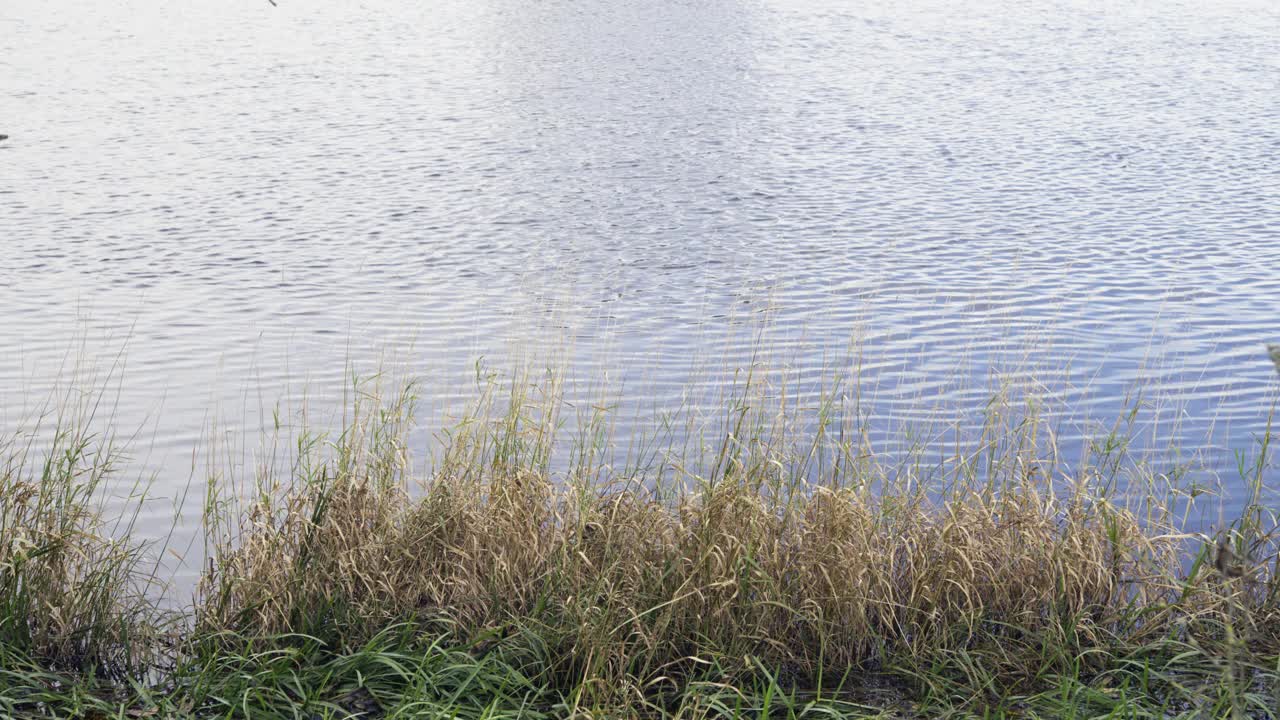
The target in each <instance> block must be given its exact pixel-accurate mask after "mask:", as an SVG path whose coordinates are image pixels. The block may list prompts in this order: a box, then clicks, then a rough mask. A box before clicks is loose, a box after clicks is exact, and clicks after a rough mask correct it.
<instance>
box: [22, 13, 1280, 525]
mask: <svg viewBox="0 0 1280 720" xmlns="http://www.w3.org/2000/svg"><path fill="white" fill-rule="evenodd" d="M0 78H2V79H0V123H3V124H2V125H0V133H5V134H8V135H10V136H11V137H10V138H9V139H8V140H6V141H4V142H3V143H0V248H3V252H2V253H0V349H2V350H0V352H2V353H3V354H2V355H0V408H3V412H2V414H0V419H3V420H4V421H5V422H6V423H7V424H13V423H15V422H17V420H19V419H21V418H22V417H24V416H27V415H29V414H30V412H31V411H32V409H33V408H34V407H35V406H36V405H37V404H38V403H39V401H40V400H42V399H43V398H44V397H46V396H47V395H48V393H49V392H50V389H51V388H52V387H53V386H54V385H55V383H56V381H58V380H59V379H62V380H65V379H66V378H67V377H68V375H75V374H76V373H77V372H78V373H80V374H81V375H82V376H87V377H88V378H89V379H90V381H93V380H95V379H96V380H97V381H101V380H102V378H103V377H104V376H105V375H104V374H105V373H107V372H108V371H109V370H111V368H112V366H113V364H114V363H115V362H116V360H117V359H119V360H120V361H121V365H122V367H123V370H122V371H117V372H115V374H114V375H113V377H114V378H116V382H118V390H119V394H118V399H117V400H113V407H114V410H113V413H114V416H115V420H116V421H117V423H118V424H119V425H120V426H121V427H123V428H126V429H131V428H136V429H138V430H139V431H140V433H141V436H142V437H143V439H144V441H143V442H142V443H141V444H140V447H138V448H137V449H136V451H135V453H134V456H135V457H134V460H135V462H136V464H137V466H138V467H140V468H149V469H154V470H155V471H156V472H160V473H161V476H160V477H161V480H160V482H161V484H162V487H161V488H160V489H161V490H162V491H165V490H172V492H171V493H170V494H176V493H177V487H178V486H179V485H181V484H182V483H185V482H186V481H187V480H188V478H189V477H190V476H191V474H192V473H191V469H192V466H193V461H192V451H193V449H196V448H199V447H201V445H202V443H204V442H205V441H206V440H207V435H208V433H209V432H210V427H211V426H213V425H216V426H217V427H218V428H220V429H223V430H226V431H228V432H232V433H235V432H239V431H246V432H249V433H250V434H252V433H253V432H255V431H256V428H258V427H260V425H261V421H262V419H263V416H264V415H269V413H270V409H271V407H272V406H273V404H274V403H275V402H276V401H277V400H278V399H280V398H282V397H292V396H294V394H296V393H300V392H301V391H302V390H301V388H307V389H308V392H309V393H310V396H311V398H312V402H313V403H315V404H316V405H317V406H324V405H325V404H326V403H329V404H332V403H333V401H334V398H335V397H336V396H337V393H338V392H340V388H341V387H342V384H343V378H344V373H345V372H346V368H347V367H348V366H353V367H355V368H357V369H359V370H368V369H371V368H374V367H377V366H379V365H381V366H384V367H392V368H395V369H396V370H397V371H398V372H402V373H404V374H412V375H418V376H421V377H422V378H423V379H424V382H425V384H424V389H425V392H426V398H425V403H426V404H427V405H428V406H431V407H433V408H436V409H437V410H439V408H448V407H452V406H454V405H455V404H457V403H460V402H462V401H464V400H465V399H466V398H467V397H469V396H470V394H471V392H472V388H473V385H472V384H471V383H469V382H468V381H467V379H468V378H470V377H471V376H472V375H473V372H474V370H473V368H474V364H475V362H476V361H477V359H478V358H481V357H484V358H487V359H488V362H490V363H494V364H496V365H498V366H504V364H511V363H512V362H514V360H513V359H514V358H530V357H539V356H540V353H543V352H553V353H556V352H558V353H559V355H560V356H562V357H563V358H564V360H565V362H567V363H568V365H569V366H570V374H571V375H572V376H574V377H578V378H587V379H592V378H600V377H603V376H605V375H606V374H608V377H609V381H610V382H611V383H614V384H616V385H619V386H623V387H624V389H625V396H626V397H628V398H630V399H631V401H632V402H634V403H636V404H637V407H640V406H643V407H651V408H668V407H674V406H678V405H679V404H680V403H681V402H682V401H685V402H689V403H691V404H692V405H694V406H695V407H696V406H698V403H699V402H700V401H701V400H700V399H702V398H706V397H709V396H711V395H713V394H714V391H715V389H716V387H717V384H718V383H719V382H720V381H721V380H722V379H723V376H724V372H722V371H726V370H731V369H732V368H733V367H735V366H740V365H742V364H744V363H747V362H749V361H750V359H751V358H752V357H753V355H752V353H753V349H754V350H758V349H760V348H764V351H763V353H762V354H761V355H760V356H759V357H761V358H762V359H765V360H767V361H769V362H770V363H772V364H775V365H778V366H781V367H785V368H788V369H789V372H790V374H791V377H794V378H798V382H800V384H801V385H803V384H804V383H813V382H816V380H817V379H818V378H820V377H821V376H822V375H823V373H824V372H826V371H827V370H830V368H831V366H832V365H833V364H837V365H838V364H839V360H838V358H840V357H841V354H842V353H843V352H844V351H845V350H846V349H847V348H848V347H850V345H851V344H852V345H856V346H857V347H858V348H860V351H861V355H862V377H861V382H862V384H863V385H864V386H865V387H868V388H871V389H872V392H870V393H868V397H869V398H870V400H869V407H870V408H871V409H872V411H873V416H874V418H877V419H883V420H884V422H886V423H888V419H892V420H893V422H903V421H911V420H912V419H914V418H929V417H938V416H939V412H940V411H939V408H943V411H942V414H943V415H944V416H945V415H946V409H947V408H952V409H955V410H956V411H957V412H967V411H971V410H974V409H976V408H978V407H980V404H981V401H982V400H983V398H984V397H985V395H986V393H987V392H988V391H989V387H990V384H989V382H988V379H989V378H990V376H991V373H992V371H993V370H1002V371H1006V372H1009V371H1012V372H1013V375H1014V376H1017V377H1023V378H1024V379H1025V378H1026V377H1031V376H1035V377H1040V378H1043V384H1042V385H1041V386H1038V387H1039V389H1040V391H1041V392H1042V393H1043V394H1044V395H1045V396H1047V397H1049V398H1051V399H1052V400H1053V401H1054V402H1055V403H1057V404H1058V406H1059V407H1062V408H1069V409H1070V412H1071V413H1074V414H1077V415H1078V416H1079V417H1081V418H1084V417H1090V418H1100V419H1109V418H1111V417H1114V416H1115V415H1116V414H1117V413H1119V412H1120V411H1121V410H1122V408H1123V406H1124V403H1125V401H1126V394H1127V392H1128V391H1131V390H1132V389H1133V388H1134V387H1138V386H1141V387H1143V388H1145V394H1144V398H1145V401H1146V403H1147V407H1148V409H1155V410H1159V411H1160V412H1162V413H1163V418H1164V420H1162V424H1158V425H1149V426H1146V427H1147V428H1148V430H1150V432H1149V433H1148V436H1147V441H1148V442H1150V443H1152V444H1153V446H1154V445H1158V444H1166V443H1168V442H1183V443H1186V444H1187V445H1188V446H1189V447H1200V446H1203V447H1208V448H1211V449H1212V450H1213V452H1215V453H1217V454H1218V455H1220V457H1221V458H1224V459H1227V460H1229V458H1230V455H1231V453H1232V452H1234V451H1237V450H1248V449H1250V448H1251V447H1252V446H1253V442H1254V439H1255V438H1256V435H1257V433H1258V432H1260V431H1261V430H1262V428H1263V427H1264V424H1265V420H1266V411H1267V408H1268V407H1269V406H1270V403H1271V402H1272V399H1273V398H1274V397H1275V390H1276V387H1277V378H1276V375H1275V371H1274V369H1273V368H1272V367H1271V365H1270V363H1269V361H1268V359H1267V357H1266V352H1265V350H1264V347H1263V344H1264V342H1266V341H1268V340H1271V341H1276V340H1280V5H1278V4H1276V3H1275V2H1272V1H1271V0H1258V1H1256V2H1253V1H1245V2H1238V3H1229V2H1214V3H1195V2H1169V3H1162V4H1141V5H1136V6H1134V7H1129V8H1114V7H1111V6H1110V4H1108V3H1100V2H1059V3H1038V4H1035V5H1034V6H1030V7H1029V6H1027V5H1026V4H1023V3H1007V4H1006V3H998V2H981V3H976V4H975V3H963V4H959V3H949V2H937V3H849V2H834V1H833V2H822V1H821V0H793V1H790V2H783V1H782V0H696V1H694V0H690V1H688V2H623V1H621V0H574V1H568V0H564V1H551V2H529V1H528V0H491V1H489V2H476V1H475V0H436V1H435V2H431V3H367V4H356V3H350V2H336V0H280V6H279V7H272V6H271V5H270V4H268V3H267V2H266V1H265V0H261V1H258V0H253V1H249V0H243V1H237V2H220V3H141V2H102V3H76V2H68V1H66V0H53V1H49V0H40V1H39V2H36V1H35V0H7V2H5V3H4V4H3V6H0ZM122 348H123V354H120V353H121V349H122ZM77 361H78V362H79V363H80V365H81V369H80V370H78V371H77V370H76V369H75V368H73V367H71V366H70V365H69V364H68V363H73V362H77ZM824 368H825V369H826V370H824ZM95 373H97V374H95ZM1019 373H1020V374H1019ZM113 397H114V396H113ZM688 398H692V400H688ZM1153 412H1154V410H1153ZM445 414H447V413H445ZM642 415H643V414H642V413H629V414H623V415H622V416H621V418H620V421H619V422H620V426H619V433H620V434H621V435H623V436H625V435H626V434H627V433H628V432H631V431H632V430H634V429H635V428H631V427H630V425H629V423H638V424H643V419H642ZM1082 432H1083V431H1082ZM195 464H196V465H200V464H201V461H196V463H195ZM1228 464H1229V463H1228V462H1226V461H1225V460H1224V470H1223V472H1224V475H1223V479H1224V482H1226V483H1227V484H1228V490H1229V491H1230V490H1231V488H1233V487H1235V488H1236V489H1237V490H1238V486H1233V485H1231V483H1232V482H1237V481H1235V480H1233V477H1232V476H1231V474H1230V472H1229V468H1228V467H1226V466H1227V465H1228ZM195 474H196V475H197V476H198V475H199V474H200V473H199V472H196V473H195ZM165 483H168V485H165ZM1238 495H1239V493H1238V492H1236V493H1235V496H1236V497H1238ZM1231 502H1238V500H1233V499H1231V498H1229V499H1228V503H1231ZM168 513H169V510H168V509H166V508H159V509H156V510H155V511H154V517H152V516H148V517H147V518H144V525H145V524H147V523H149V525H147V527H148V528H150V527H154V528H163V527H164V523H165V518H166V517H167V516H168ZM158 531H159V530H157V532H158Z"/></svg>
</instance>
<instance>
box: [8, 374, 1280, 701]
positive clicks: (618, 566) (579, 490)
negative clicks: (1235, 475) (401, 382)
mask: <svg viewBox="0 0 1280 720" xmlns="http://www.w3.org/2000/svg"><path fill="white" fill-rule="evenodd" d="M491 390H492V392H491V393H489V394H488V395H486V396H485V398H483V399H482V401H480V402H478V403H477V405H476V407H475V408H474V409H473V411H472V412H471V413H470V414H469V415H468V416H467V417H466V418H465V419H464V420H463V421H462V422H460V423H458V425H457V426H455V427H454V428H452V429H451V430H450V431H449V432H448V433H447V437H448V443H447V447H446V451H445V452H444V454H443V455H442V458H441V462H440V464H439V466H438V467H437V468H435V470H434V473H433V475H432V476H431V477H429V478H415V477H411V476H410V472H409V470H408V468H409V466H410V465H409V462H408V455H409V448H408V447H407V445H406V437H407V433H408V430H409V428H411V427H412V411H413V405H414V395H413V388H412V386H408V387H406V388H404V389H402V390H400V391H399V392H397V393H394V394H391V395H388V396H381V395H379V394H378V393H352V394H351V396H352V397H353V398H355V399H354V400H353V401H352V403H353V404H352V406H351V407H350V408H349V410H348V412H345V413H344V417H346V418H347V419H348V420H347V424H346V425H345V426H344V427H343V428H342V430H341V431H340V432H338V433H334V434H332V435H330V436H319V435H310V434H308V433H306V432H303V433H301V434H299V435H298V436H297V437H296V438H295V442H296V445H295V446H294V447H293V448H292V449H291V450H290V452H288V453H286V454H285V455H286V457H287V458H288V460H287V462H283V463H281V462H275V461H272V462H271V463H266V462H265V461H264V462H263V463H261V464H260V466H259V468H258V471H257V476H256V477H254V478H251V479H241V480H240V481H238V482H237V481H234V480H228V479H226V478H219V477H218V476H217V473H216V472H214V473H212V477H211V478H210V481H209V482H208V483H207V485H206V487H205V488H204V489H203V491H204V493H205V512H204V522H203V527H202V529H201V533H202V535H203V538H204V543H205V548H206V556H207V565H206V567H205V568H204V570H203V572H202V576H201V581H200V586H199V589H198V591H197V594H196V597H195V600H194V601H193V603H192V604H191V605H189V606H184V607H182V608H180V609H177V610H173V609H162V608H161V603H160V602H159V600H158V596H157V593H161V595H160V596H159V597H161V598H162V597H163V594H162V593H163V592H164V590H163V588H162V587H161V583H160V580H159V578H158V577H157V575H156V572H157V571H156V569H155V568H156V567H158V566H157V565H155V564H154V563H155V558H156V557H157V556H159V555H162V554H163V553H165V552H167V551H170V548H168V547H166V546H164V544H163V543H160V544H156V545H152V546H146V545H141V544H137V543H135V542H133V541H131V540H130V538H129V533H128V529H129V527H130V524H129V523H130V519H129V517H128V516H127V513H126V516H125V517H123V518H116V517H106V516H104V515H103V513H102V506H101V504H100V502H101V500H100V497H101V496H100V492H99V490H100V489H101V486H102V483H103V482H104V481H105V480H106V479H107V478H108V477H111V474H112V472H113V468H112V463H113V462H115V461H116V460H117V459H118V456H119V455H118V453H119V448H115V447H112V446H111V444H110V441H109V439H106V438H102V437H98V436H93V435H92V434H90V433H89V432H88V431H87V430H85V429H84V427H77V426H75V425H74V424H71V425H66V426H62V427H59V428H57V432H55V433H54V435H55V441H54V444H53V446H52V448H51V449H50V451H49V452H48V453H46V454H45V455H43V456H41V457H29V456H27V455H25V454H24V452H23V451H22V448H21V447H17V448H15V447H14V446H12V445H6V446H3V448H2V451H0V456H3V458H2V459H3V460H4V462H3V464H2V465H0V618H3V625H0V660H3V662H2V663H0V665H2V666H3V668H4V669H3V671H0V709H3V710H4V711H5V712H6V713H8V714H12V715H14V716H48V717H64V716H85V717H90V716H92V717H106V716H117V715H120V714H124V715H126V716H130V717H147V716H161V717H192V718H196V717H201V718H202V717H333V718H337V717H442V716H443V717H553V716H554V717H563V716H566V715H571V716H583V717H586V716H591V717H682V718H683V717H688V718H703V717H748V716H750V717H755V716H763V715H767V714H769V713H770V712H774V713H782V716H787V717H818V716H823V717H833V716H834V717H850V718H854V717H933V716H936V715H938V714H948V715H953V716H961V717H963V716H970V715H987V716H990V715H992V714H994V715H996V716H1004V715H1015V714H1016V715H1019V716H1027V715H1030V716H1043V717H1055V716H1063V715H1066V714H1068V713H1075V714H1076V715H1078V716H1092V715H1096V714H1105V713H1106V712H1111V711H1116V710H1117V709H1120V710H1123V711H1124V712H1122V713H1121V714H1122V715H1123V716H1135V717H1136V716H1145V715H1152V714H1155V715H1162V716H1165V717H1178V716H1185V717H1206V716H1208V717H1218V716H1232V715H1231V713H1235V714H1236V715H1234V716H1236V717H1271V715H1268V713H1269V712H1272V711H1273V709H1274V707H1276V705H1275V704H1272V700H1273V699H1275V698H1277V697H1280V695H1277V694H1276V693H1280V669H1277V668H1278V666H1277V662H1280V580H1278V579H1277V568H1278V566H1280V554H1278V553H1277V539H1276V538H1277V535H1276V529H1277V521H1276V517H1275V515H1274V514H1273V511H1272V510H1271V509H1270V508H1268V507H1267V506H1266V503H1265V493H1266V492H1270V488H1266V487H1264V483H1265V478H1264V476H1265V471H1266V470H1267V469H1268V468H1269V467H1270V465H1269V463H1270V441H1271V439H1273V437H1274V436H1273V434H1272V433H1271V432H1270V431H1268V433H1267V435H1266V437H1264V438H1262V443H1261V446H1260V448H1259V454H1258V456H1257V457H1256V458H1251V459H1248V462H1245V459H1243V458H1242V463H1241V470H1242V478H1241V479H1242V481H1243V482H1244V484H1245V485H1244V486H1245V487H1246V488H1247V489H1248V490H1249V491H1250V493H1251V496H1250V500H1249V502H1248V503H1246V504H1245V505H1244V508H1245V509H1244V512H1243V513H1242V514H1241V516H1240V517H1238V518H1227V519H1226V520H1227V522H1228V523H1229V524H1224V527H1220V528H1219V529H1218V532H1217V533H1216V534H1215V535H1214V536H1212V537H1208V536H1200V535H1198V534H1196V533H1193V532H1190V531H1188V530H1187V529H1186V522H1187V517H1188V515H1189V509H1190V507H1191V506H1192V505H1194V504H1195V503H1197V502H1202V501H1201V500H1200V499H1199V494H1200V493H1201V492H1202V491H1199V490H1197V489H1196V488H1194V487H1185V486H1183V485H1182V484H1180V479H1179V476H1178V474H1177V473H1176V472H1173V473H1170V472H1169V471H1167V469H1166V470H1161V469H1159V468H1156V467H1152V466H1150V465H1148V464H1146V463H1145V462H1144V461H1143V460H1142V459H1140V458H1137V457H1131V456H1129V455H1128V450H1127V445H1126V443H1125V442H1124V438H1123V437H1121V436H1120V435H1113V437H1112V438H1110V439H1108V440H1107V441H1106V442H1103V443H1098V444H1097V445H1096V447H1092V448H1091V449H1090V451H1089V456H1087V457H1082V458H1064V457H1061V455H1060V453H1059V452H1058V448H1057V447H1056V446H1055V444H1054V443H1055V439H1054V435H1053V433H1052V432H1049V429H1050V428H1049V427H1048V425H1047V424H1046V422H1045V421H1044V420H1043V419H1042V418H1039V417H1038V416H1036V414H1035V412H1034V409H1032V410H1028V408H1027V407H1022V406H1017V405H1016V404H1014V403H1010V402H1008V401H1007V398H1006V399H1005V400H1004V401H1001V402H996V401H993V402H992V403H989V404H988V406H987V408H986V410H985V411H986V413H987V414H986V420H985V423H986V424H985V426H984V428H983V430H982V432H981V433H980V434H978V436H977V437H976V441H975V443H974V444H970V445H966V446H963V447H962V446H960V444H959V441H955V444H954V445H947V446H945V447H944V446H942V445H941V444H939V445H936V446H935V445H927V446H925V447H924V448H923V449H922V452H921V454H920V456H919V457H920V458H924V457H926V456H928V457H932V456H934V455H937V456H939V457H942V458H943V461H940V462H937V463H932V464H930V463H924V462H921V461H919V460H917V462H915V463H900V462H893V463H887V462H884V461H882V459H881V458H879V457H877V454H876V452H875V451H874V449H873V448H871V447H870V446H869V444H867V442H865V438H857V436H856V435H854V434H846V433H845V432H837V430H838V429H840V428H842V427H843V426H842V425H841V424H840V421H839V420H838V418H839V415H840V413H839V412H838V408H835V407H834V406H825V405H824V406H821V407H819V408H817V409H816V410H809V411H805V412H808V413H810V414H809V415H806V416H805V417H803V418H799V417H797V416H798V415H801V414H802V413H801V412H800V411H796V412H793V413H792V415H790V416H783V415H780V414H779V413H778V412H777V409H776V408H774V407H771V406H770V405H769V404H768V403H766V402H763V401H762V400H760V399H759V398H758V397H753V396H752V395H751V390H750V388H747V389H746V390H744V391H743V392H741V393H738V394H735V395H733V396H732V397H731V398H730V400H729V402H727V403H726V406H725V410H724V414H723V420H724V423H723V426H724V432H723V434H720V435H712V436H711V442H707V438H703V439H702V442H701V444H700V445H699V446H698V447H697V448H695V449H693V450H691V449H690V448H689V446H688V444H687V443H686V444H685V445H684V446H683V447H649V448H647V449H645V448H643V447H642V449H641V451H640V453H641V455H642V457H641V458H639V459H635V461H634V462H632V458H630V457H628V458H626V462H624V463H622V464H615V463H613V462H612V461H611V457H612V456H610V455H608V454H607V453H606V452H605V448H606V446H607V440H606V439H603V438H606V436H607V433H606V435H601V434H600V433H604V432H605V430H604V429H603V427H604V426H603V425H602V424H601V423H603V422H604V421H603V420H602V419H599V418H595V419H591V418H589V419H588V422H586V423H585V425H584V426H583V427H585V428H586V430H582V429H581V428H580V430H579V432H580V435H579V436H578V437H574V438H567V439H566V438H563V437H558V436H557V428H559V427H560V423H559V419H558V418H559V415H558V413H560V412H562V411H563V407H561V405H560V404H559V403H560V401H559V399H557V395H556V393H555V392H554V388H552V389H551V390H550V391H545V392H544V391H539V390H536V389H533V390H531V389H530V388H529V386H528V385H522V384H521V383H518V382H512V383H510V385H509V386H507V385H503V386H500V387H499V386H494V387H493V388H491ZM544 390H545V389H544ZM801 419H803V420H804V421H805V422H799V420H801ZM798 425H804V426H806V427H816V428H818V432H817V434H816V436H815V437H814V438H812V439H801V438H796V437H794V436H793V435H791V430H790V428H793V427H795V426H798ZM1116 427H1117V428H1120V427H1123V425H1122V424H1117V426H1116ZM850 438H852V439H850ZM557 443H559V444H561V445H564V444H568V445H569V457H570V458H572V461H571V463H570V465H569V467H568V468H566V469H563V470H556V471H555V472H553V471H552V469H551V466H550V458H551V456H552V454H553V449H554V448H555V447H557ZM646 453H647V454H646ZM272 457H274V456H272ZM818 469H820V470H821V471H820V472H818V471H817V470H818ZM1120 488H1123V492H1121V491H1120V490H1119V489H1120ZM1135 491H1136V492H1135ZM1207 500H1208V498H1205V500H1204V501H1207ZM139 502H141V501H139ZM134 517H135V519H136V514H135V516H134ZM120 523H123V524H122V525H121V524H120ZM122 528H123V532H121V529H122ZM112 538H116V539H112ZM1108 708H1109V709H1108ZM1268 708H1271V709H1272V710H1268Z"/></svg>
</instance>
